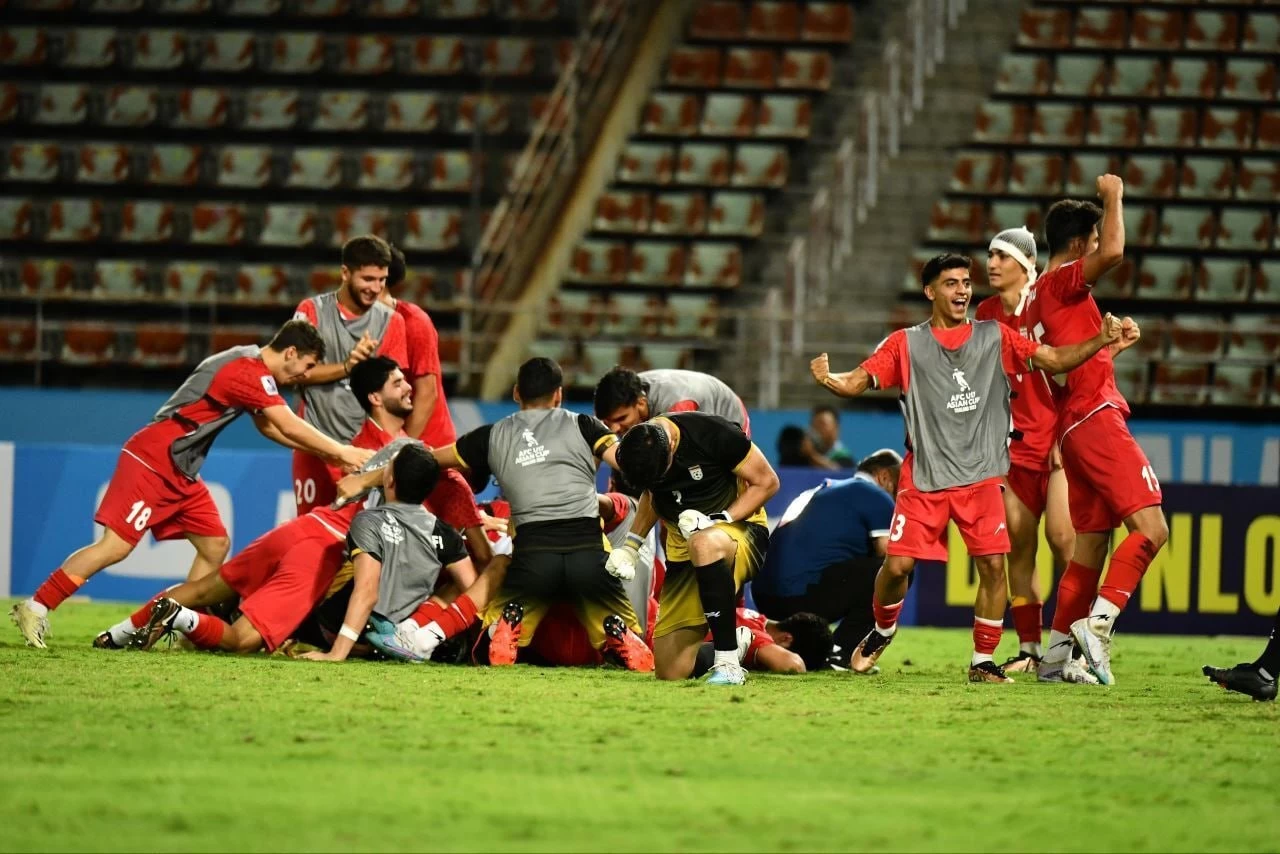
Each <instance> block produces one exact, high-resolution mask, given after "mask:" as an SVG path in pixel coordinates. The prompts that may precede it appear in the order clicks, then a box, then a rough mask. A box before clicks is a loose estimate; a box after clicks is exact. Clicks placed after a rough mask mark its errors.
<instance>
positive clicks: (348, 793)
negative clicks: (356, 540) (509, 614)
mask: <svg viewBox="0 0 1280 854" xmlns="http://www.w3.org/2000/svg"><path fill="white" fill-rule="evenodd" d="M3 607H4V610H5V613H6V614H7V612H8V608H9V603H7V602H6V603H5V604H4V605H3ZM124 613H126V609H125V608H122V607H119V606H108V605H102V604H96V603H95V604H87V603H75V602H73V603H70V604H68V605H66V606H64V607H63V608H62V609H60V610H59V611H58V612H57V614H56V615H55V619H54V623H53V630H54V634H53V635H52V637H51V639H50V647H51V648H50V650H49V651H48V652H44V653H42V652H38V651H36V650H30V649H26V648H24V647H22V646H21V645H20V639H19V637H18V634H17V632H16V630H15V629H14V628H13V627H12V625H9V624H8V621H7V619H6V620H5V624H4V625H3V626H2V627H0V721H2V722H3V725H0V755H3V756H4V758H5V760H4V762H5V766H6V768H5V773H4V774H3V775H2V776H0V828H2V829H0V849H3V850H20V851H34V850H95V851H96V850H138V849H144V850H191V851H215V850H220V851H226V850H232V851H240V850H253V851H264V850H342V851H351V850H370V849H380V850H393V849H394V850H459V849H467V850H478V849H483V850H496V851H511V850H526V849H539V850H566V849H574V850H583V849H587V850H614V851H631V850H649V851H653V850H678V851H693V850H784V851H791V850H795V851H800V850H832V849H874V850H878V851H885V850H901V849H913V850H919V849H932V850H943V849H951V850H955V849H961V850H987V851H1008V850H1026V849H1037V850H1089V851H1108V850H1147V851H1172V850H1184V851H1190V850H1199V851H1203V850H1233V851H1241V850H1272V851H1274V850H1276V849H1277V846H1278V845H1280V839H1278V837H1277V822H1276V812H1275V809H1276V808H1275V805H1276V797H1277V791H1280V766H1278V765H1277V763H1276V759H1277V756H1278V755H1280V754H1277V751H1276V746H1277V744H1280V733H1277V729H1278V728H1280V707H1278V706H1277V704H1274V703H1268V704H1260V703H1252V702H1250V701H1249V700H1248V699H1247V698H1244V697H1240V696H1238V695H1227V694H1225V693H1223V692H1222V691H1220V690H1218V689H1216V688H1214V687H1212V686H1210V685H1208V684H1207V683H1206V682H1205V680H1204V679H1203V678H1202V677H1201V676H1200V675H1199V672H1198V670H1199V667H1200V665H1201V664H1203V663H1206V662H1214V663H1224V664H1232V663H1235V662H1237V661H1243V660H1251V659H1252V658H1253V656H1254V654H1255V653H1256V652H1257V650H1258V649H1259V648H1260V645H1261V640H1257V639H1247V638H1246V639H1240V638H1230V639H1199V638H1157V637H1139V636H1126V635H1123V634H1122V635H1121V636H1120V637H1119V639H1118V640H1117V652H1116V663H1115V669H1116V673H1117V678H1118V680H1119V685H1118V686H1117V687H1115V688H1112V689H1085V688H1079V687H1075V686H1058V685H1039V684H1034V683H1033V682H1032V681H1031V680H1027V679H1025V677H1024V681H1022V682H1019V684H1016V685H1011V686H994V685H969V684H967V683H966V682H965V681H964V673H963V669H962V667H961V665H963V664H965V662H966V658H967V655H968V653H967V650H968V648H969V635H968V632H960V631H944V630H930V629H907V630H904V632H903V635H902V636H901V637H900V638H899V639H898V641H897V642H896V643H895V644H894V646H893V648H892V649H891V650H890V651H889V652H888V653H887V654H886V661H885V663H886V664H887V665H888V666H887V667H886V668H885V670H886V672H885V674H884V675H883V676H881V677H879V678H875V679H856V678H853V677H850V676H848V675H845V674H817V675H814V676H809V677H800V678H785V677H766V676H759V675H756V674H753V675H752V677H751V681H750V682H749V683H748V685H747V686H745V688H744V689H711V688H707V687H705V686H703V685H701V684H698V683H689V684H679V685H673V684H660V683H657V682H656V681H654V680H652V679H648V678H642V677H637V676H634V675H632V674H628V673H622V672H616V671H592V670H582V671H563V670H562V671H550V670H539V669H534V668H528V667H516V668H512V669H503V670H491V669H487V668H462V667H445V666H426V667H411V666H396V665H390V664H376V663H352V664H345V665H323V664H315V663H310V662H299V661H290V660H284V659H278V658H266V657H262V656H255V657H251V658H247V659H235V658H231V657H227V656H212V655H204V654H197V653H184V652H178V651H173V652H160V651H157V652H153V653H123V652H103V651H98V650H93V649H91V648H89V642H90V640H91V639H92V637H93V635H94V634H95V633H96V632H97V631H98V630H100V629H102V628H104V627H105V626H106V625H108V624H109V623H110V622H112V621H113V620H116V619H119V618H120V616H121V615H123V614H124ZM1008 645H1009V644H1008V641H1006V648H1007V647H1008ZM908 662H910V663H909V664H908Z"/></svg>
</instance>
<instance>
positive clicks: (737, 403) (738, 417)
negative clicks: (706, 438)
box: [640, 368, 751, 436]
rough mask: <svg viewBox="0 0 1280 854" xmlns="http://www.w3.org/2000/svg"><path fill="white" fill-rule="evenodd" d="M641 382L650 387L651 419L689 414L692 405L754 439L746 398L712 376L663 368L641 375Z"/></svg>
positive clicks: (648, 393)
mask: <svg viewBox="0 0 1280 854" xmlns="http://www.w3.org/2000/svg"><path fill="white" fill-rule="evenodd" d="M640 379H641V381H642V382H644V383H645V385H646V386H648V390H647V391H646V392H645V397H647V398H649V416H650V417H653V416H655V415H666V414H667V413H668V412H673V411H681V412H686V411H689V410H688V408H687V404H689V403H692V404H693V405H694V406H696V407H697V409H696V410H695V411H697V412H707V413H710V414H711V415H719V416H720V417H721V418H723V419H724V420H726V421H728V422H729V423H730V424H733V425H734V426H735V427H738V428H740V429H741V430H742V431H743V432H744V433H746V434H747V435H748V436H750V435H751V427H750V422H749V421H748V420H747V408H746V406H744V405H743V403H742V398H740V397H738V395H737V394H736V393H735V392H734V390H733V389H731V388H729V386H728V385H726V384H725V383H724V382H722V381H721V380H719V379H716V378H715V377H713V376H711V375H710V374H704V373H701V372H699V371H681V370H677V369H675V368H660V369H657V370H653V371H643V372H641V374H640Z"/></svg>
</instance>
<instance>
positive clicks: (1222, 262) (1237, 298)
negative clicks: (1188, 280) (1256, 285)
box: [1196, 258, 1252, 302]
mask: <svg viewBox="0 0 1280 854" xmlns="http://www.w3.org/2000/svg"><path fill="white" fill-rule="evenodd" d="M1251 273H1252V271H1251V269H1250V267H1249V262H1248V261H1247V260H1245V259H1243V258H1202V259H1201V260H1200V265H1199V269H1198V270H1197V275H1196V282H1197V287H1196V299H1199V300H1205V301H1209V302H1244V301H1245V300H1246V299H1248V297H1249V278H1250V275H1251Z"/></svg>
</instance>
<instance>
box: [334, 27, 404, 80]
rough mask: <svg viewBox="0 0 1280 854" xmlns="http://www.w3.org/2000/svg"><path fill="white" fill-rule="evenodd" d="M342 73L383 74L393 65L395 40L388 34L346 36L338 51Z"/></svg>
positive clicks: (339, 67) (339, 69) (339, 68)
mask: <svg viewBox="0 0 1280 854" xmlns="http://www.w3.org/2000/svg"><path fill="white" fill-rule="evenodd" d="M338 56H339V59H338V68H337V70H338V71H340V72H341V73H343V74H385V73H387V72H389V71H391V70H392V67H393V66H394V65H395V42H394V41H393V40H392V39H391V37H390V36H385V35H363V36H347V37H346V38H345V39H343V41H342V43H341V50H340V51H339V53H338Z"/></svg>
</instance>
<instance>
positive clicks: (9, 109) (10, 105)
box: [0, 82, 39, 123]
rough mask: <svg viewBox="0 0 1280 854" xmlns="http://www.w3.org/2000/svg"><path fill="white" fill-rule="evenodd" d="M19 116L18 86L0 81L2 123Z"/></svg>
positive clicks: (0, 121)
mask: <svg viewBox="0 0 1280 854" xmlns="http://www.w3.org/2000/svg"><path fill="white" fill-rule="evenodd" d="M37 103H39V102H38V101H37ZM17 116H18V87H17V86H16V85H14V84H13V83H3V82H0V123H4V122H11V121H13V120H14V119H15V118H17Z"/></svg>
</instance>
